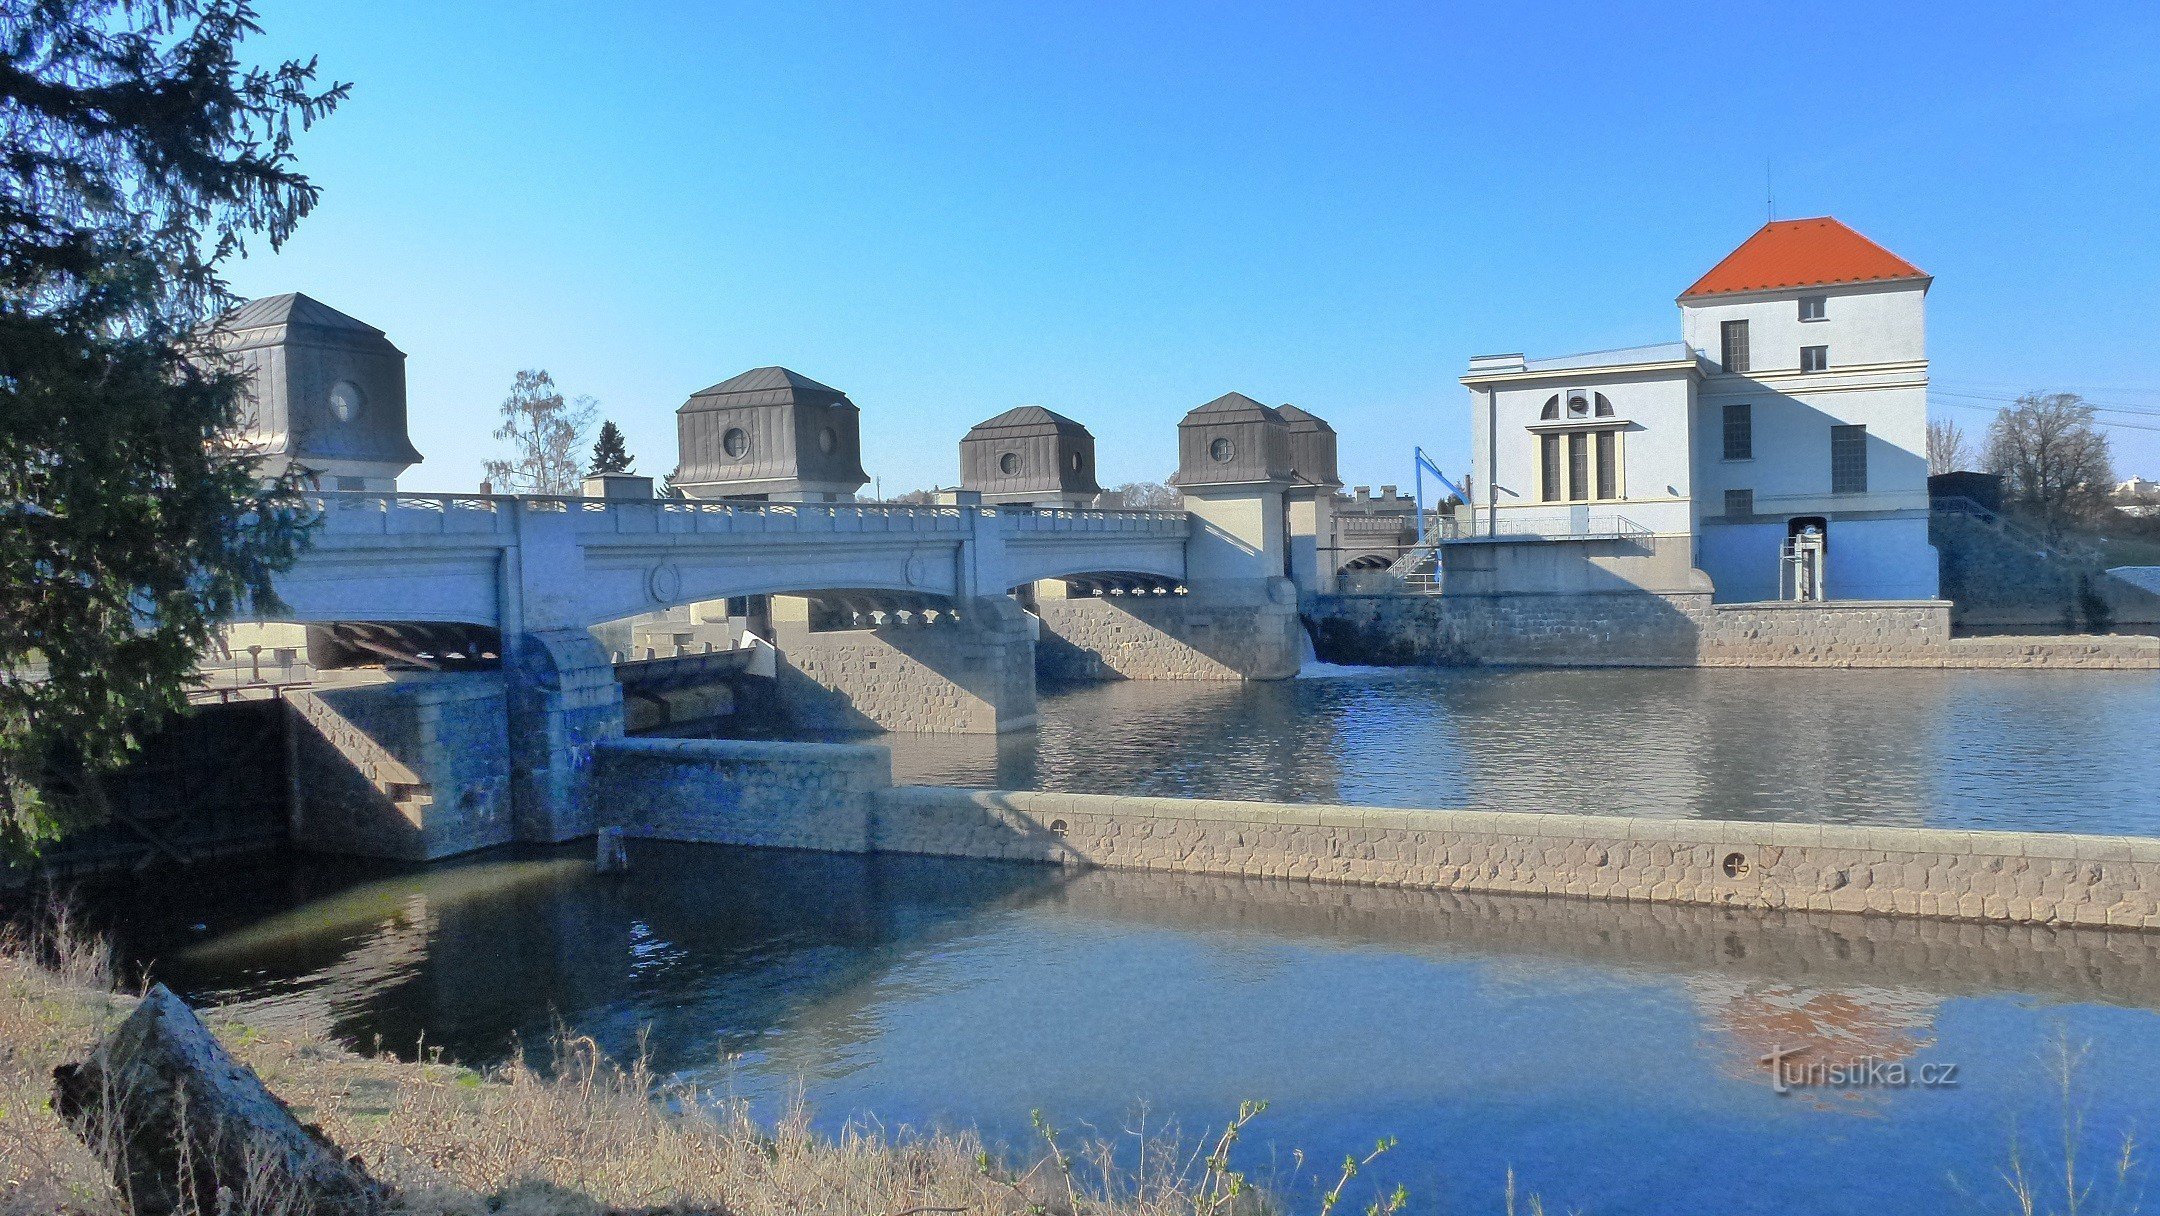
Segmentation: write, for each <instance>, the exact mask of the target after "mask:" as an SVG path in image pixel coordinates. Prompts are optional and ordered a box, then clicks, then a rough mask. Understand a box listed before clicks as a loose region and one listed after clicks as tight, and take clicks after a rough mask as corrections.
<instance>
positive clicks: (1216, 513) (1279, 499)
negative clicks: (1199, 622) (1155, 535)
mask: <svg viewBox="0 0 2160 1216" xmlns="http://www.w3.org/2000/svg"><path fill="white" fill-rule="evenodd" d="M1291 477H1292V465H1291V460H1290V426H1289V424H1288V423H1286V422H1284V421H1283V419H1282V416H1281V415H1280V414H1277V413H1276V412H1275V411H1274V410H1272V409H1269V408H1268V407H1267V406H1264V405H1262V404H1260V403H1259V402H1258V401H1255V400H1253V399H1252V398H1250V397H1248V396H1246V395H1245V394H1243V393H1226V394H1224V395H1223V396H1220V397H1217V398H1216V399H1215V400H1213V401H1210V402H1208V403H1207V404H1206V405H1203V406H1201V407H1200V408H1198V409H1196V410H1194V411H1192V412H1191V413H1189V414H1187V415H1185V418H1184V420H1183V421H1181V422H1179V423H1178V471H1177V474H1176V475H1175V476H1173V477H1172V478H1171V479H1170V482H1171V484H1172V485H1175V486H1176V487H1177V488H1178V490H1179V491H1180V492H1181V493H1182V494H1184V496H1185V507H1186V509H1187V510H1188V511H1190V512H1191V513H1192V514H1193V515H1195V516H1197V517H1198V518H1199V520H1200V521H1201V524H1202V526H1201V527H1200V528H1198V529H1196V530H1195V531H1194V534H1193V539H1192V542H1191V544H1190V545H1189V546H1188V548H1187V551H1186V570H1187V576H1186V581H1187V583H1188V584H1190V585H1192V586H1194V587H1195V588H1196V589H1197V588H1199V587H1200V586H1202V585H1207V584H1225V583H1238V582H1260V581H1265V580H1267V579H1270V578H1280V577H1282V576H1283V571H1284V564H1283V555H1284V547H1283V496H1284V492H1285V491H1287V490H1288V489H1289V488H1290V484H1291Z"/></svg>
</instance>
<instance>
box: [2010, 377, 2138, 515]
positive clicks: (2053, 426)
mask: <svg viewBox="0 0 2160 1216" xmlns="http://www.w3.org/2000/svg"><path fill="white" fill-rule="evenodd" d="M1986 464H1987V470H1988V472H1990V473H1998V474H2001V475H2002V479H2003V491H2004V495H2005V497H2006V498H2007V499H2008V500H2009V501H2011V502H2014V503H2017V504H2019V505H2020V506H2023V507H2025V508H2026V509H2028V510H2030V511H2031V512H2033V513H2034V514H2035V515H2037V516H2039V517H2040V519H2041V520H2042V521H2043V522H2045V523H2046V524H2047V526H2048V527H2050V528H2058V527H2060V526H2062V525H2063V524H2064V523H2067V522H2069V521H2070V520H2072V519H2074V518H2076V517H2078V516H2081V515H2087V514H2090V513H2091V512H2093V511H2095V510H2098V509H2100V508H2101V507H2104V506H2105V505H2106V503H2107V497H2108V493H2109V491H2110V490H2112V489H2113V488H2114V483H2115V468H2114V462H2113V460H2112V459H2111V458H2110V456H2109V453H2108V441H2107V436H2105V435H2103V434H2101V433H2100V431H2099V430H2098V429H2097V428H2096V427H2094V426H2093V407H2091V406H2089V405H2087V404H2085V402H2084V400H2083V399H2082V398H2080V397H2079V396H2078V395H2077V394H2076V393H2027V394H2026V395H2025V396H2023V397H2020V398H2018V400H2017V404H2016V405H2014V406H2012V407H2011V408H2009V409H2006V410H2004V411H2002V412H2001V413H1999V414H1997V415H1995V422H1994V425H1992V426H1990V427H1989V428H1988V441H1987V457H1986Z"/></svg>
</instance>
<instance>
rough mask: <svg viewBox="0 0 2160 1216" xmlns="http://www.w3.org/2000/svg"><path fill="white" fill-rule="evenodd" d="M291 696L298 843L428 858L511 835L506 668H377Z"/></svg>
mask: <svg viewBox="0 0 2160 1216" xmlns="http://www.w3.org/2000/svg"><path fill="white" fill-rule="evenodd" d="M289 700H290V706H291V712H292V713H294V714H296V715H297V716H298V718H299V720H300V727H299V729H298V731H297V732H296V733H297V735H298V741H297V742H298V746H297V748H296V760H297V771H298V779H297V780H296V781H295V783H294V786H295V789H294V798H295V801H296V802H297V804H298V806H297V810H296V813H295V815H294V816H293V825H292V839H293V843H294V844H295V845H297V846H299V847H300V848H303V849H308V850H311V851H319V852H327V853H346V854H353V855H357V856H362V857H388V858H396V859H399V860H405V861H427V860H432V859H434V858H438V857H449V856H452V855H454V854H458V853H468V852H471V851H472V850H474V849H484V848H488V847H491V846H493V845H499V844H506V843H508V842H509V841H510V840H511V839H512V838H513V836H514V834H515V832H514V826H515V825H514V817H513V815H512V813H511V802H510V785H511V779H510V742H509V735H508V731H507V728H506V719H505V707H504V702H505V691H504V688H503V680H502V677H501V676H500V675H498V674H495V673H491V672H460V673H419V672H415V673H400V674H397V675H394V676H381V675H377V676H375V677H373V678H363V679H362V680H357V681H356V682H354V683H351V684H347V685H345V686H342V687H340V686H329V687H323V688H319V689H316V690H314V691H312V692H308V691H301V692H294V693H292V694H290V697H289Z"/></svg>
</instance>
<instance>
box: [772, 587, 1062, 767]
mask: <svg viewBox="0 0 2160 1216" xmlns="http://www.w3.org/2000/svg"><path fill="white" fill-rule="evenodd" d="M809 606H810V605H809V601H807V600H804V599H802V598H801V597H797V596H777V595H776V596H774V597H773V601H772V611H773V634H774V638H773V640H774V643H775V644H776V645H777V646H778V647H779V649H780V656H781V661H780V664H779V669H778V683H779V692H780V701H781V706H782V708H783V710H784V711H785V712H786V713H787V714H788V716H789V717H791V718H792V719H794V720H795V722H796V724H797V725H799V726H805V727H808V728H811V729H822V730H893V731H922V732H934V733H951V734H996V733H1000V732H1003V731H1009V730H1020V729H1023V728H1026V727H1029V726H1033V725H1034V724H1035V639H1034V625H1033V623H1032V622H1031V621H1030V620H1029V619H1028V615H1027V613H1026V612H1025V611H1023V610H1022V609H1021V607H1020V605H1018V604H1017V603H1014V602H1013V600H1012V599H1011V598H1010V597H1009V596H1003V595H995V596H985V597H980V598H976V599H971V600H967V601H964V602H961V603H959V604H957V605H955V606H954V607H955V609H956V610H957V613H958V619H957V620H956V619H953V616H952V614H951V613H949V612H945V611H943V610H940V611H939V614H938V616H939V619H937V620H936V621H934V622H928V623H925V622H920V621H909V622H897V621H894V620H891V619H890V617H889V615H888V619H887V620H886V621H884V622H883V623H880V624H877V625H875V626H871V627H866V628H853V629H831V630H815V629H812V628H811V627H810V626H811V621H810V612H809Z"/></svg>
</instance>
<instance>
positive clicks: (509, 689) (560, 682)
mask: <svg viewBox="0 0 2160 1216" xmlns="http://www.w3.org/2000/svg"><path fill="white" fill-rule="evenodd" d="M504 644H505V646H506V647H507V648H508V653H507V654H506V655H504V662H503V682H504V684H505V686H506V688H505V692H506V694H507V695H506V697H505V703H506V708H507V711H508V718H509V740H510V799H511V808H512V815H513V818H514V820H515V823H516V827H517V838H518V839H519V840H530V841H544V842H549V843H553V842H556V841H563V840H574V839H576V838H578V837H580V836H589V835H591V834H592V830H593V792H592V749H593V745H594V744H595V743H598V742H600V741H601V740H603V739H619V738H621V737H622V734H623V701H622V685H621V684H619V683H617V682H616V679H615V666H614V664H613V663H612V662H610V661H609V659H608V655H607V652H606V651H605V650H602V649H601V647H600V643H599V641H598V640H596V639H595V638H594V637H593V636H592V633H591V631H590V630H586V629H574V628H573V629H546V630H540V631H538V632H533V633H524V634H520V635H518V636H517V637H515V638H513V639H506V640H505V643H504Z"/></svg>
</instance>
